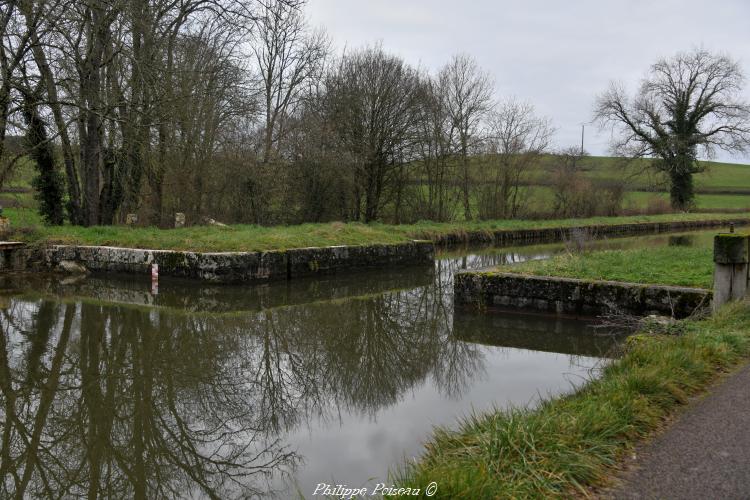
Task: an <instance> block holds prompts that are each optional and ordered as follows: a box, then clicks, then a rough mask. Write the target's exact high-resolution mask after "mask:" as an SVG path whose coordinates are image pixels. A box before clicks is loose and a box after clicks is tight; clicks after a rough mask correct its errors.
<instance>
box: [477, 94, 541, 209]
mask: <svg viewBox="0 0 750 500" xmlns="http://www.w3.org/2000/svg"><path fill="white" fill-rule="evenodd" d="M553 133H554V128H553V127H552V125H551V123H550V121H549V120H548V119H546V118H539V117H537V116H536V114H535V112H534V106H532V105H531V104H530V103H526V102H520V101H517V100H515V99H508V100H506V101H504V102H502V103H500V104H499V105H498V107H497V108H496V109H495V110H493V111H492V112H491V113H490V114H489V118H488V137H487V140H486V150H485V155H484V159H483V168H484V171H485V175H484V178H485V179H487V182H486V183H485V184H483V186H482V189H480V192H481V195H480V203H479V205H480V211H481V212H482V213H480V216H482V217H483V218H496V217H499V218H506V217H516V216H517V215H518V212H519V210H520V209H521V208H522V204H523V202H524V201H525V200H526V199H527V198H528V197H527V196H523V193H522V191H521V189H522V186H523V184H524V183H527V181H528V180H529V174H530V173H531V171H532V169H533V168H534V167H535V166H538V163H539V158H540V157H541V155H542V154H544V152H545V151H546V150H547V149H548V148H549V145H550V141H551V139H552V135H553Z"/></svg>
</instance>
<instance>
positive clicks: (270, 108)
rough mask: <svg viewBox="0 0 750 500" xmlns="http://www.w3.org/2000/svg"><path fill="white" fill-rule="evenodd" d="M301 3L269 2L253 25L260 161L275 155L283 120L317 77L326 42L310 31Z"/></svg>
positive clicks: (283, 125)
mask: <svg viewBox="0 0 750 500" xmlns="http://www.w3.org/2000/svg"><path fill="white" fill-rule="evenodd" d="M303 5H304V2H303V1H296V0H295V1H289V0H270V1H269V2H268V3H267V4H266V5H265V6H264V9H263V14H262V15H261V16H260V17H259V19H258V21H257V23H256V37H257V40H258V41H257V43H255V44H254V45H253V53H254V55H255V59H256V63H257V65H258V70H259V71H260V78H261V83H262V94H263V101H264V108H265V109H264V112H265V130H264V132H263V153H262V157H263V162H264V163H268V162H269V160H270V159H271V156H272V155H273V154H274V153H276V152H278V144H279V141H281V140H282V138H283V136H284V131H285V122H286V120H285V119H286V117H287V116H288V115H290V114H293V113H294V111H295V110H296V107H297V105H298V104H299V102H300V101H301V99H302V97H303V95H304V92H305V90H307V86H308V84H309V83H310V81H311V80H314V79H317V78H319V77H320V76H321V71H322V68H323V61H324V59H325V56H326V54H327V52H328V47H329V44H330V43H329V41H328V37H327V36H326V34H325V32H323V31H311V30H310V29H309V28H308V26H307V24H306V21H305V18H304V17H303V14H302V12H301V9H302V7H303Z"/></svg>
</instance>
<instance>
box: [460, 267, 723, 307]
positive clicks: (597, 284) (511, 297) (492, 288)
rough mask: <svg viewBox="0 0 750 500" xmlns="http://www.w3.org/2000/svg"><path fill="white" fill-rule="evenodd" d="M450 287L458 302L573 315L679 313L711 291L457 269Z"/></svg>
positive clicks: (706, 299)
mask: <svg viewBox="0 0 750 500" xmlns="http://www.w3.org/2000/svg"><path fill="white" fill-rule="evenodd" d="M454 292H455V293H454V295H455V301H456V304H457V305H464V306H475V307H479V308H486V307H497V308H512V309H523V310H530V311H536V312H543V313H558V314H570V315H578V316H599V315H602V314H607V313H611V312H615V311H619V312H623V313H627V314H633V315H639V316H645V315H648V314H658V315H663V316H674V317H676V318H684V317H687V316H689V315H690V314H692V313H693V312H694V311H695V310H696V309H701V308H705V307H709V306H710V303H711V292H710V291H709V290H703V289H700V288H684V287H675V286H660V285H642V284H637V283H620V282H614V281H588V280H579V279H570V278H555V277H548V276H525V275H520V274H513V273H492V272H464V273H459V274H457V275H456V277H455V281H454Z"/></svg>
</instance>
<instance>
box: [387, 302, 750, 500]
mask: <svg viewBox="0 0 750 500" xmlns="http://www.w3.org/2000/svg"><path fill="white" fill-rule="evenodd" d="M681 326H682V328H681V330H682V332H683V333H682V334H681V335H661V334H658V335H655V334H642V335H636V336H633V337H631V338H630V339H628V341H627V343H626V345H625V348H624V351H625V352H624V354H623V356H622V357H621V358H620V359H619V360H617V361H615V362H613V363H611V364H608V365H606V366H605V367H604V368H603V369H602V370H601V373H600V376H599V377H598V378H596V379H594V380H592V381H590V382H589V383H587V384H586V385H585V386H583V387H582V388H581V389H579V390H578V391H577V392H575V393H573V394H572V395H569V396H566V397H562V398H559V399H553V400H549V401H544V402H542V403H541V404H540V405H539V406H538V407H536V408H535V409H511V410H498V411H495V412H492V413H489V414H485V415H479V416H473V417H471V418H468V419H467V420H466V421H464V422H463V423H462V424H461V425H460V427H459V428H458V429H457V430H455V431H451V430H447V429H438V430H437V431H436V432H435V434H434V437H433V438H432V439H431V440H430V442H429V443H428V444H427V449H426V453H425V455H424V457H423V458H422V459H421V460H420V461H419V462H417V463H414V464H409V465H407V466H406V467H405V468H404V469H403V470H402V471H400V473H398V474H397V477H396V481H397V482H398V483H399V484H400V485H403V486H412V487H421V488H423V489H424V488H425V487H426V486H427V485H428V484H429V483H430V482H432V481H436V482H437V484H438V494H437V498H550V497H567V496H571V495H575V494H579V495H580V494H583V495H587V494H588V492H589V490H588V488H589V487H592V486H599V485H602V484H605V483H606V479H607V477H608V475H609V474H610V473H611V472H612V471H613V469H614V468H615V467H616V466H617V464H618V461H619V460H620V459H621V458H622V457H623V454H624V453H626V452H627V451H628V450H630V449H631V448H632V446H633V445H634V444H635V443H636V442H637V441H638V440H640V439H642V438H643V437H645V436H647V435H648V434H649V433H650V432H652V431H654V430H655V429H657V428H658V427H659V426H660V424H661V423H662V422H663V421H664V419H665V418H666V417H667V416H669V415H670V413H672V412H673V411H674V410H675V409H676V408H677V407H678V406H680V405H682V404H684V403H686V402H687V400H688V398H689V397H690V396H692V395H695V394H697V393H699V392H700V391H701V390H703V389H704V388H705V387H706V386H707V384H709V383H710V382H711V381H712V380H714V379H715V378H716V377H717V376H718V375H719V374H720V373H721V372H723V371H726V370H728V369H730V368H732V367H733V366H735V365H736V364H737V363H739V362H740V361H741V360H742V359H744V358H746V357H747V356H748V355H749V354H750V306H748V305H747V304H733V305H731V306H729V307H727V308H725V309H724V310H722V311H720V312H719V313H718V314H717V315H715V316H714V317H712V318H710V319H707V320H702V321H696V320H687V321H684V322H682V323H681ZM672 331H674V330H672Z"/></svg>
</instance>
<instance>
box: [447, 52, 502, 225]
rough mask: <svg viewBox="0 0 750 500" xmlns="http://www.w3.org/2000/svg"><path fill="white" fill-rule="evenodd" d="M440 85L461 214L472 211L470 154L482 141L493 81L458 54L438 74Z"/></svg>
mask: <svg viewBox="0 0 750 500" xmlns="http://www.w3.org/2000/svg"><path fill="white" fill-rule="evenodd" d="M438 79H439V80H440V86H441V88H442V89H443V97H444V99H445V105H446V108H447V110H448V113H449V114H450V117H451V124H452V126H453V127H454V128H455V130H456V139H457V144H456V152H457V153H458V157H459V161H460V164H461V179H460V183H461V190H462V194H463V200H462V201H463V205H464V217H465V218H466V220H470V219H471V218H472V215H471V198H470V190H471V173H470V169H469V163H470V161H469V156H470V154H471V153H472V149H473V148H474V147H475V146H477V145H478V144H479V143H480V142H481V123H482V119H483V118H484V117H485V115H486V113H487V112H488V111H489V110H490V109H491V108H492V92H493V84H492V80H491V79H490V77H489V75H488V74H487V73H486V72H484V71H482V69H481V68H480V67H479V65H478V64H477V63H476V61H475V60H474V59H473V58H472V57H470V56H468V55H466V54H458V55H455V56H453V57H452V58H451V60H450V61H449V62H448V64H446V65H445V66H444V67H443V69H441V70H440V73H439V74H438Z"/></svg>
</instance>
